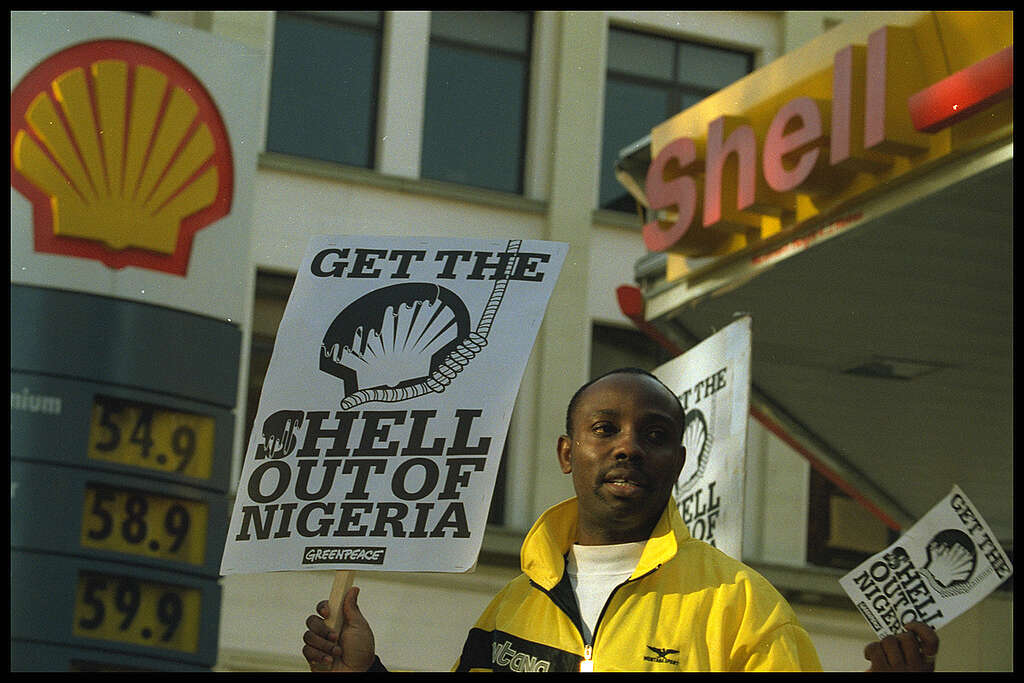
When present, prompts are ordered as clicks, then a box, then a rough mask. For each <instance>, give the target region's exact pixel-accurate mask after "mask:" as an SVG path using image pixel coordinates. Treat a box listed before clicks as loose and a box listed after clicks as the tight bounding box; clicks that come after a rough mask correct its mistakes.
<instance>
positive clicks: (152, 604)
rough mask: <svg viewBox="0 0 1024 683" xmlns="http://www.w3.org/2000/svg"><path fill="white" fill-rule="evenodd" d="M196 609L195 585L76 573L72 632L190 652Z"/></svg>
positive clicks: (195, 639)
mask: <svg viewBox="0 0 1024 683" xmlns="http://www.w3.org/2000/svg"><path fill="white" fill-rule="evenodd" d="M201 609H202V594H201V592H200V591H199V589H198V588H188V587H185V586H173V585H170V584H162V583H151V582H148V581H140V580H138V579H135V578H132V577H128V576H106V575H103V574H98V573H94V572H81V573H80V574H79V576H78V587H77V589H76V591H75V609H74V612H73V615H72V619H73V620H74V623H73V624H72V633H73V634H74V635H76V636H79V637H82V638H98V639H100V640H115V641H118V642H122V643H133V644H135V645H143V646H149V647H159V648H165V649H170V650H179V651H181V652H195V651H196V650H197V649H198V646H199V624H200V612H201Z"/></svg>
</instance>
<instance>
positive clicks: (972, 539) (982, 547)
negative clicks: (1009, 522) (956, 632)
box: [839, 486, 1013, 638]
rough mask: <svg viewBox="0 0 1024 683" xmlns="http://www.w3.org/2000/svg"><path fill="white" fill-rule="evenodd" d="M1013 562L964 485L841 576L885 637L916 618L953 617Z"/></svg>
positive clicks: (935, 623)
mask: <svg viewBox="0 0 1024 683" xmlns="http://www.w3.org/2000/svg"><path fill="white" fill-rule="evenodd" d="M1011 574H1013V565H1012V564H1011V563H1010V559H1009V558H1008V557H1007V555H1006V553H1005V552H1004V551H1003V549H1002V547H1001V546H1000V545H999V542H998V541H997V540H996V537H995V535H993V533H992V530H991V529H990V528H989V526H988V524H986V523H985V520H984V519H982V516H981V513H980V512H979V511H978V508H976V507H975V506H974V504H973V503H971V501H970V500H968V498H967V496H966V495H964V492H963V491H961V490H960V487H958V486H953V489H952V491H950V493H949V495H948V496H946V497H945V498H944V499H943V500H941V501H940V502H939V503H938V504H937V505H936V506H935V507H933V508H932V509H931V510H929V511H928V514H926V515H925V516H924V517H922V518H921V519H920V520H919V521H918V522H917V524H915V525H914V526H913V527H911V528H910V529H909V530H908V531H907V532H906V533H905V534H903V536H901V537H900V539H899V540H898V541H896V542H895V543H893V544H892V545H890V546H889V547H888V548H886V549H885V550H883V551H881V552H879V553H877V554H875V555H872V556H871V557H870V558H868V559H867V560H865V561H864V562H863V563H861V564H860V565H859V566H858V567H856V568H855V569H854V570H853V571H851V572H850V573H849V574H847V575H846V576H844V577H843V578H841V579H840V580H839V583H840V585H841V586H842V587H843V590H845V591H846V593H847V594H848V595H849V596H850V599H851V600H853V603H854V604H855V605H856V606H857V609H858V610H860V613H861V614H863V615H864V618H865V619H867V621H868V623H869V624H870V625H871V628H872V629H873V630H874V631H875V633H876V634H877V635H878V637H879V638H884V637H886V636H889V635H896V634H897V633H900V632H902V631H903V630H904V629H903V626H904V625H905V624H906V623H907V622H910V621H920V622H923V623H925V624H928V625H929V626H932V627H933V628H939V627H940V626H942V625H943V624H947V623H949V622H950V621H952V620H953V619H954V618H955V617H957V616H959V615H961V614H963V613H964V612H966V611H967V610H968V609H970V608H971V607H973V606H974V605H975V604H977V603H978V602H980V601H981V600H982V599H983V598H984V597H985V596H987V595H988V594H989V593H991V592H992V591H994V590H995V589H996V588H998V587H999V585H1000V584H1001V583H1003V582H1004V581H1006V579H1008V578H1009V577H1010V575H1011Z"/></svg>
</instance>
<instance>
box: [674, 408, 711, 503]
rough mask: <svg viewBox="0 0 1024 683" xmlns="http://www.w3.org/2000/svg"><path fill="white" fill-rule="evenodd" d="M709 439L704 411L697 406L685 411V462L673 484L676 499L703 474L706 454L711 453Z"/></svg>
mask: <svg viewBox="0 0 1024 683" xmlns="http://www.w3.org/2000/svg"><path fill="white" fill-rule="evenodd" d="M711 441H712V438H711V432H709V431H708V423H707V420H706V419H705V417H704V413H702V412H701V411H700V410H698V409H697V408H692V409H691V410H689V411H687V413H686V417H685V419H684V427H683V447H684V448H685V449H686V462H685V464H684V465H683V471H682V472H680V473H679V479H678V480H677V481H676V484H675V494H676V500H681V498H682V494H684V493H686V492H687V491H689V490H690V488H692V487H693V485H694V484H696V483H697V482H698V481H699V480H700V478H701V475H703V474H704V470H705V469H706V468H707V466H708V456H709V455H710V454H711Z"/></svg>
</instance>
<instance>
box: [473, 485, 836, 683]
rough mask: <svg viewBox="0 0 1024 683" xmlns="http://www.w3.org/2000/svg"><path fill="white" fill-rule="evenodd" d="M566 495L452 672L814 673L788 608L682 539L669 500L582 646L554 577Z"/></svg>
mask: <svg viewBox="0 0 1024 683" xmlns="http://www.w3.org/2000/svg"><path fill="white" fill-rule="evenodd" d="M576 521H577V508H576V500H575V499H570V500H567V501H565V502H562V503H559V504H558V505H556V506H554V507H552V508H551V509H549V510H548V511H547V512H545V513H544V514H543V515H541V517H540V519H538V520H537V523H536V524H534V526H533V528H532V529H531V530H530V533H529V534H527V536H526V540H525V541H524V542H523V548H522V552H521V560H522V568H523V572H524V573H523V574H521V575H520V576H519V577H517V578H516V579H513V580H512V581H511V582H510V583H509V584H508V585H507V586H506V587H505V588H503V589H502V590H501V592H500V593H498V595H496V596H495V598H494V599H493V600H492V601H491V603H490V605H488V607H487V609H486V610H485V611H484V613H483V614H482V615H481V616H480V619H479V620H478V621H477V623H476V624H475V625H474V627H473V628H472V630H471V631H470V633H469V636H468V638H467V639H466V643H465V645H464V646H463V650H462V655H461V656H460V657H459V660H458V662H456V665H455V667H454V670H456V671H580V670H581V668H582V669H583V670H588V669H590V668H591V667H592V668H593V670H594V671H820V670H821V664H820V663H819V661H818V655H817V653H816V652H815V650H814V646H813V645H812V644H811V641H810V638H809V637H808V635H807V632H806V631H805V630H804V629H803V627H802V626H800V624H799V623H798V622H797V619H796V615H795V614H794V613H793V610H792V608H791V607H790V606H789V604H788V603H787V602H786V601H785V599H783V597H782V596H781V595H780V594H779V593H778V591H776V590H775V588H773V587H772V586H771V585H770V584H769V583H768V582H767V581H766V580H765V579H764V578H763V577H762V576H761V575H759V574H758V573H756V572H755V571H754V570H752V569H750V568H749V567H747V566H745V565H744V564H742V563H741V562H738V561H737V560H734V559H732V558H730V557H729V556H727V555H725V554H724V553H722V552H721V551H719V550H717V549H715V548H713V547H712V546H710V545H708V544H707V543H704V542H703V541H698V540H696V539H694V538H693V537H692V536H690V534H689V532H688V531H687V529H686V526H685V525H684V524H683V521H682V519H681V518H680V517H679V513H678V512H677V510H676V506H675V504H674V503H673V502H671V501H670V504H669V505H668V506H667V507H666V510H665V512H664V514H662V516H661V519H660V520H659V521H658V524H657V526H656V527H655V529H654V531H653V533H652V534H651V538H650V539H649V540H648V542H647V544H646V545H645V546H644V551H643V555H642V556H641V558H640V562H639V564H638V565H637V567H636V570H635V571H634V572H633V575H632V576H631V577H630V578H629V579H628V580H627V581H626V582H625V583H623V584H621V585H620V586H619V587H618V588H616V589H615V590H614V591H613V592H612V595H611V596H610V598H609V599H608V603H607V604H606V605H605V607H604V610H603V611H602V613H601V616H600V618H599V619H598V623H597V626H596V627H595V629H594V638H593V642H592V643H585V642H584V641H583V637H582V636H581V635H580V634H581V629H580V627H579V623H580V616H579V609H578V607H577V604H576V598H575V596H574V595H573V592H572V588H571V587H570V585H569V580H568V578H567V576H566V572H565V554H566V553H567V552H568V551H569V548H570V546H571V544H572V543H573V540H574V538H575V535H576Z"/></svg>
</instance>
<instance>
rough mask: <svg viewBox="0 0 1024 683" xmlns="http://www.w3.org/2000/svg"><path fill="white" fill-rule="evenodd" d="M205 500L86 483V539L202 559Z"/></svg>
mask: <svg viewBox="0 0 1024 683" xmlns="http://www.w3.org/2000/svg"><path fill="white" fill-rule="evenodd" d="M207 518H208V509H207V505H206V503H203V502H199V501H194V500H187V499H184V498H170V497H167V496H160V495H156V494H154V493H150V492H144V491H131V490H125V489H118V488H114V487H111V486H106V485H101V484H95V483H87V484H86V486H85V505H84V506H83V510H82V535H81V543H82V545H83V546H84V547H87V548H96V549H99V550H112V551H114V552H120V553H128V554H131V555H144V556H146V557H151V558H158V559H163V560H174V561H177V562H186V563H188V564H194V565H201V564H203V562H204V561H205V556H206V526H207Z"/></svg>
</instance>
